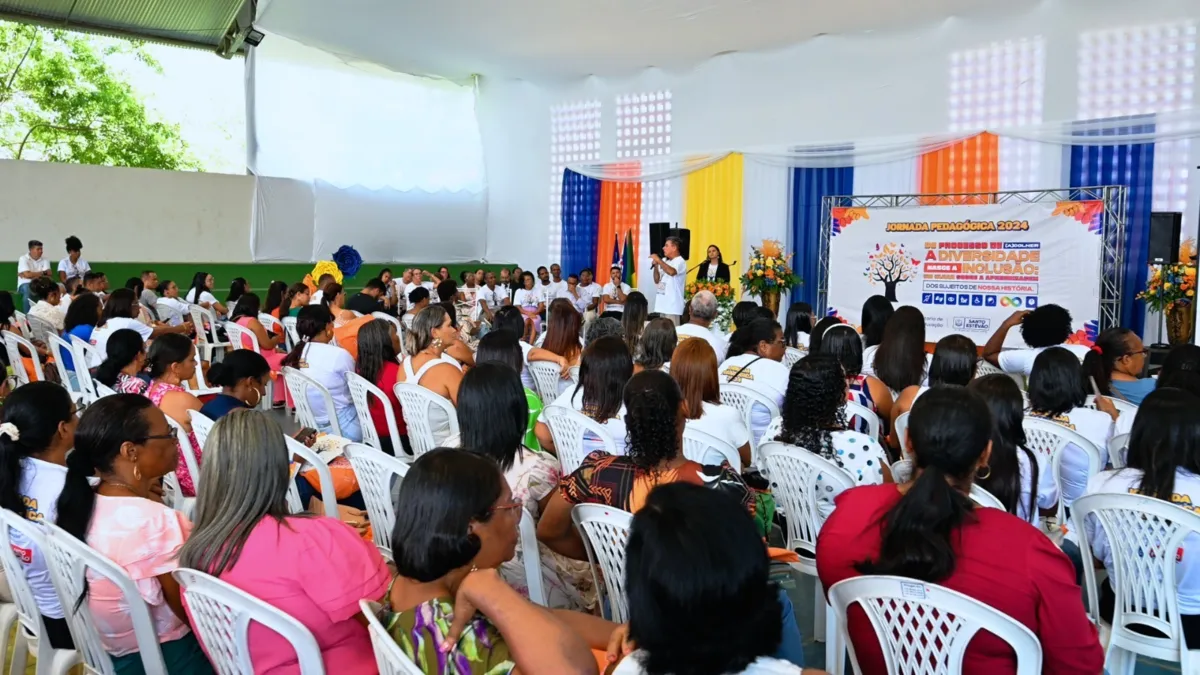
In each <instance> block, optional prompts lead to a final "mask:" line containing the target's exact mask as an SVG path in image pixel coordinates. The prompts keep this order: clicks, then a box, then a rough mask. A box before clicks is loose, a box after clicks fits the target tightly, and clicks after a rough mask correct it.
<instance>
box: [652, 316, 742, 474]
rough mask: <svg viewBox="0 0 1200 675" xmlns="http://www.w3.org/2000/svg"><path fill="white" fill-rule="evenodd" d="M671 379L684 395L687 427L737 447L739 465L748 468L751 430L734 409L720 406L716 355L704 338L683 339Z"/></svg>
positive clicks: (719, 380) (676, 350)
mask: <svg viewBox="0 0 1200 675" xmlns="http://www.w3.org/2000/svg"><path fill="white" fill-rule="evenodd" d="M671 378H672V379H673V380H675V382H676V383H678V384H679V390H680V392H681V393H682V394H683V404H684V411H685V412H684V416H685V417H686V419H687V421H686V422H685V424H686V426H687V428H689V429H695V430H696V431H702V432H704V433H706V434H708V435H709V436H714V437H716V438H719V439H721V440H723V441H725V442H726V443H729V444H730V445H732V446H733V447H734V448H737V451H738V455H739V456H740V457H741V460H742V466H743V467H749V466H750V461H751V456H750V430H749V429H747V428H746V423H745V422H744V421H743V420H742V414H741V413H740V412H739V411H738V409H737V408H734V407H732V406H727V405H721V378H720V376H719V375H718V374H717V355H716V354H715V353H714V352H713V348H712V347H711V346H710V345H709V343H708V341H707V340H694V339H693V340H684V341H683V342H681V343H679V346H678V347H676V348H675V354H674V356H672V358H671Z"/></svg>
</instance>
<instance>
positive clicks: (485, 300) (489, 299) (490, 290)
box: [478, 272, 508, 324]
mask: <svg viewBox="0 0 1200 675" xmlns="http://www.w3.org/2000/svg"><path fill="white" fill-rule="evenodd" d="M478 298H479V313H480V316H481V317H482V318H483V320H484V321H487V322H488V324H491V323H493V322H494V319H495V312H496V310H497V309H499V308H500V307H502V306H504V305H505V304H506V303H507V302H508V294H507V293H505V292H504V291H502V290H501V289H500V287H499V286H497V285H496V273H495V272H485V273H484V275H483V286H481V287H480V288H479V294H478Z"/></svg>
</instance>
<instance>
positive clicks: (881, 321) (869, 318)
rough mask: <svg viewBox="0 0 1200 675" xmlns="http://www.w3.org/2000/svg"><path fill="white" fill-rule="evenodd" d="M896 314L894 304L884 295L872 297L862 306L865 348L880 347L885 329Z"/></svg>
mask: <svg viewBox="0 0 1200 675" xmlns="http://www.w3.org/2000/svg"><path fill="white" fill-rule="evenodd" d="M895 313H896V308H895V307H893V306H892V302H891V301H890V300H888V299H887V298H885V297H883V296H882V295H872V296H871V297H869V298H867V300H866V302H864V303H863V306H862V336H863V348H865V349H870V348H871V347H878V346H879V343H880V342H883V328H884V326H886V325H887V322H888V319H891V318H892V314H895Z"/></svg>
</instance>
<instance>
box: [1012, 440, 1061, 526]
mask: <svg viewBox="0 0 1200 675" xmlns="http://www.w3.org/2000/svg"><path fill="white" fill-rule="evenodd" d="M1031 450H1032V448H1031ZM1031 454H1033V457H1034V460H1035V461H1036V462H1037V470H1038V484H1037V508H1038V509H1048V508H1050V507H1052V506H1054V505H1055V504H1057V503H1058V485H1057V484H1056V483H1055V482H1054V467H1053V466H1051V465H1050V461H1049V460H1048V459H1046V458H1045V457H1044V456H1043V455H1042V453H1040V452H1038V451H1036V450H1033V451H1032V453H1031ZM1064 459H1065V458H1064ZM1017 463H1018V465H1019V466H1020V471H1021V496H1020V497H1018V500H1017V517H1018V518H1021V519H1022V520H1027V521H1029V523H1030V524H1031V525H1034V526H1036V525H1037V524H1038V522H1039V521H1040V519H1041V517H1040V516H1039V515H1038V511H1037V509H1034V510H1033V512H1032V513H1031V512H1030V511H1029V493H1030V492H1031V491H1032V490H1033V471H1032V470H1031V468H1030V465H1029V455H1027V454H1025V451H1024V450H1021V449H1020V448H1018V449H1017Z"/></svg>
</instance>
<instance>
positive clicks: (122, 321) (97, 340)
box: [91, 288, 191, 357]
mask: <svg viewBox="0 0 1200 675" xmlns="http://www.w3.org/2000/svg"><path fill="white" fill-rule="evenodd" d="M141 306H142V305H141V303H139V302H138V300H137V296H136V295H135V294H134V292H133V291H132V290H130V289H128V288H118V289H117V290H115V291H113V292H112V294H111V295H109V296H108V300H107V301H105V303H104V311H103V312H102V313H101V315H100V325H99V326H97V327H96V329H95V330H93V331H92V339H91V343H92V344H93V345H95V346H96V351H98V352H100V355H101V356H102V357H103V356H104V355H105V354H106V353H107V351H108V338H109V337H110V336H111V335H112V334H113V333H114V332H115V331H119V330H121V329H123V328H128V329H130V330H134V331H137V334H138V335H140V336H142V340H143V341H147V342H148V341H150V340H153V339H155V338H158V337H161V336H163V335H179V336H181V337H182V336H183V335H184V334H186V333H187V332H188V331H190V330H191V326H190V325H187V324H183V325H179V326H168V325H166V324H159V325H156V326H153V327H152V326H147V325H146V324H144V323H142V322H141V321H138V320H137V314H138V311H139V309H140V308H141ZM185 339H186V338H185Z"/></svg>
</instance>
